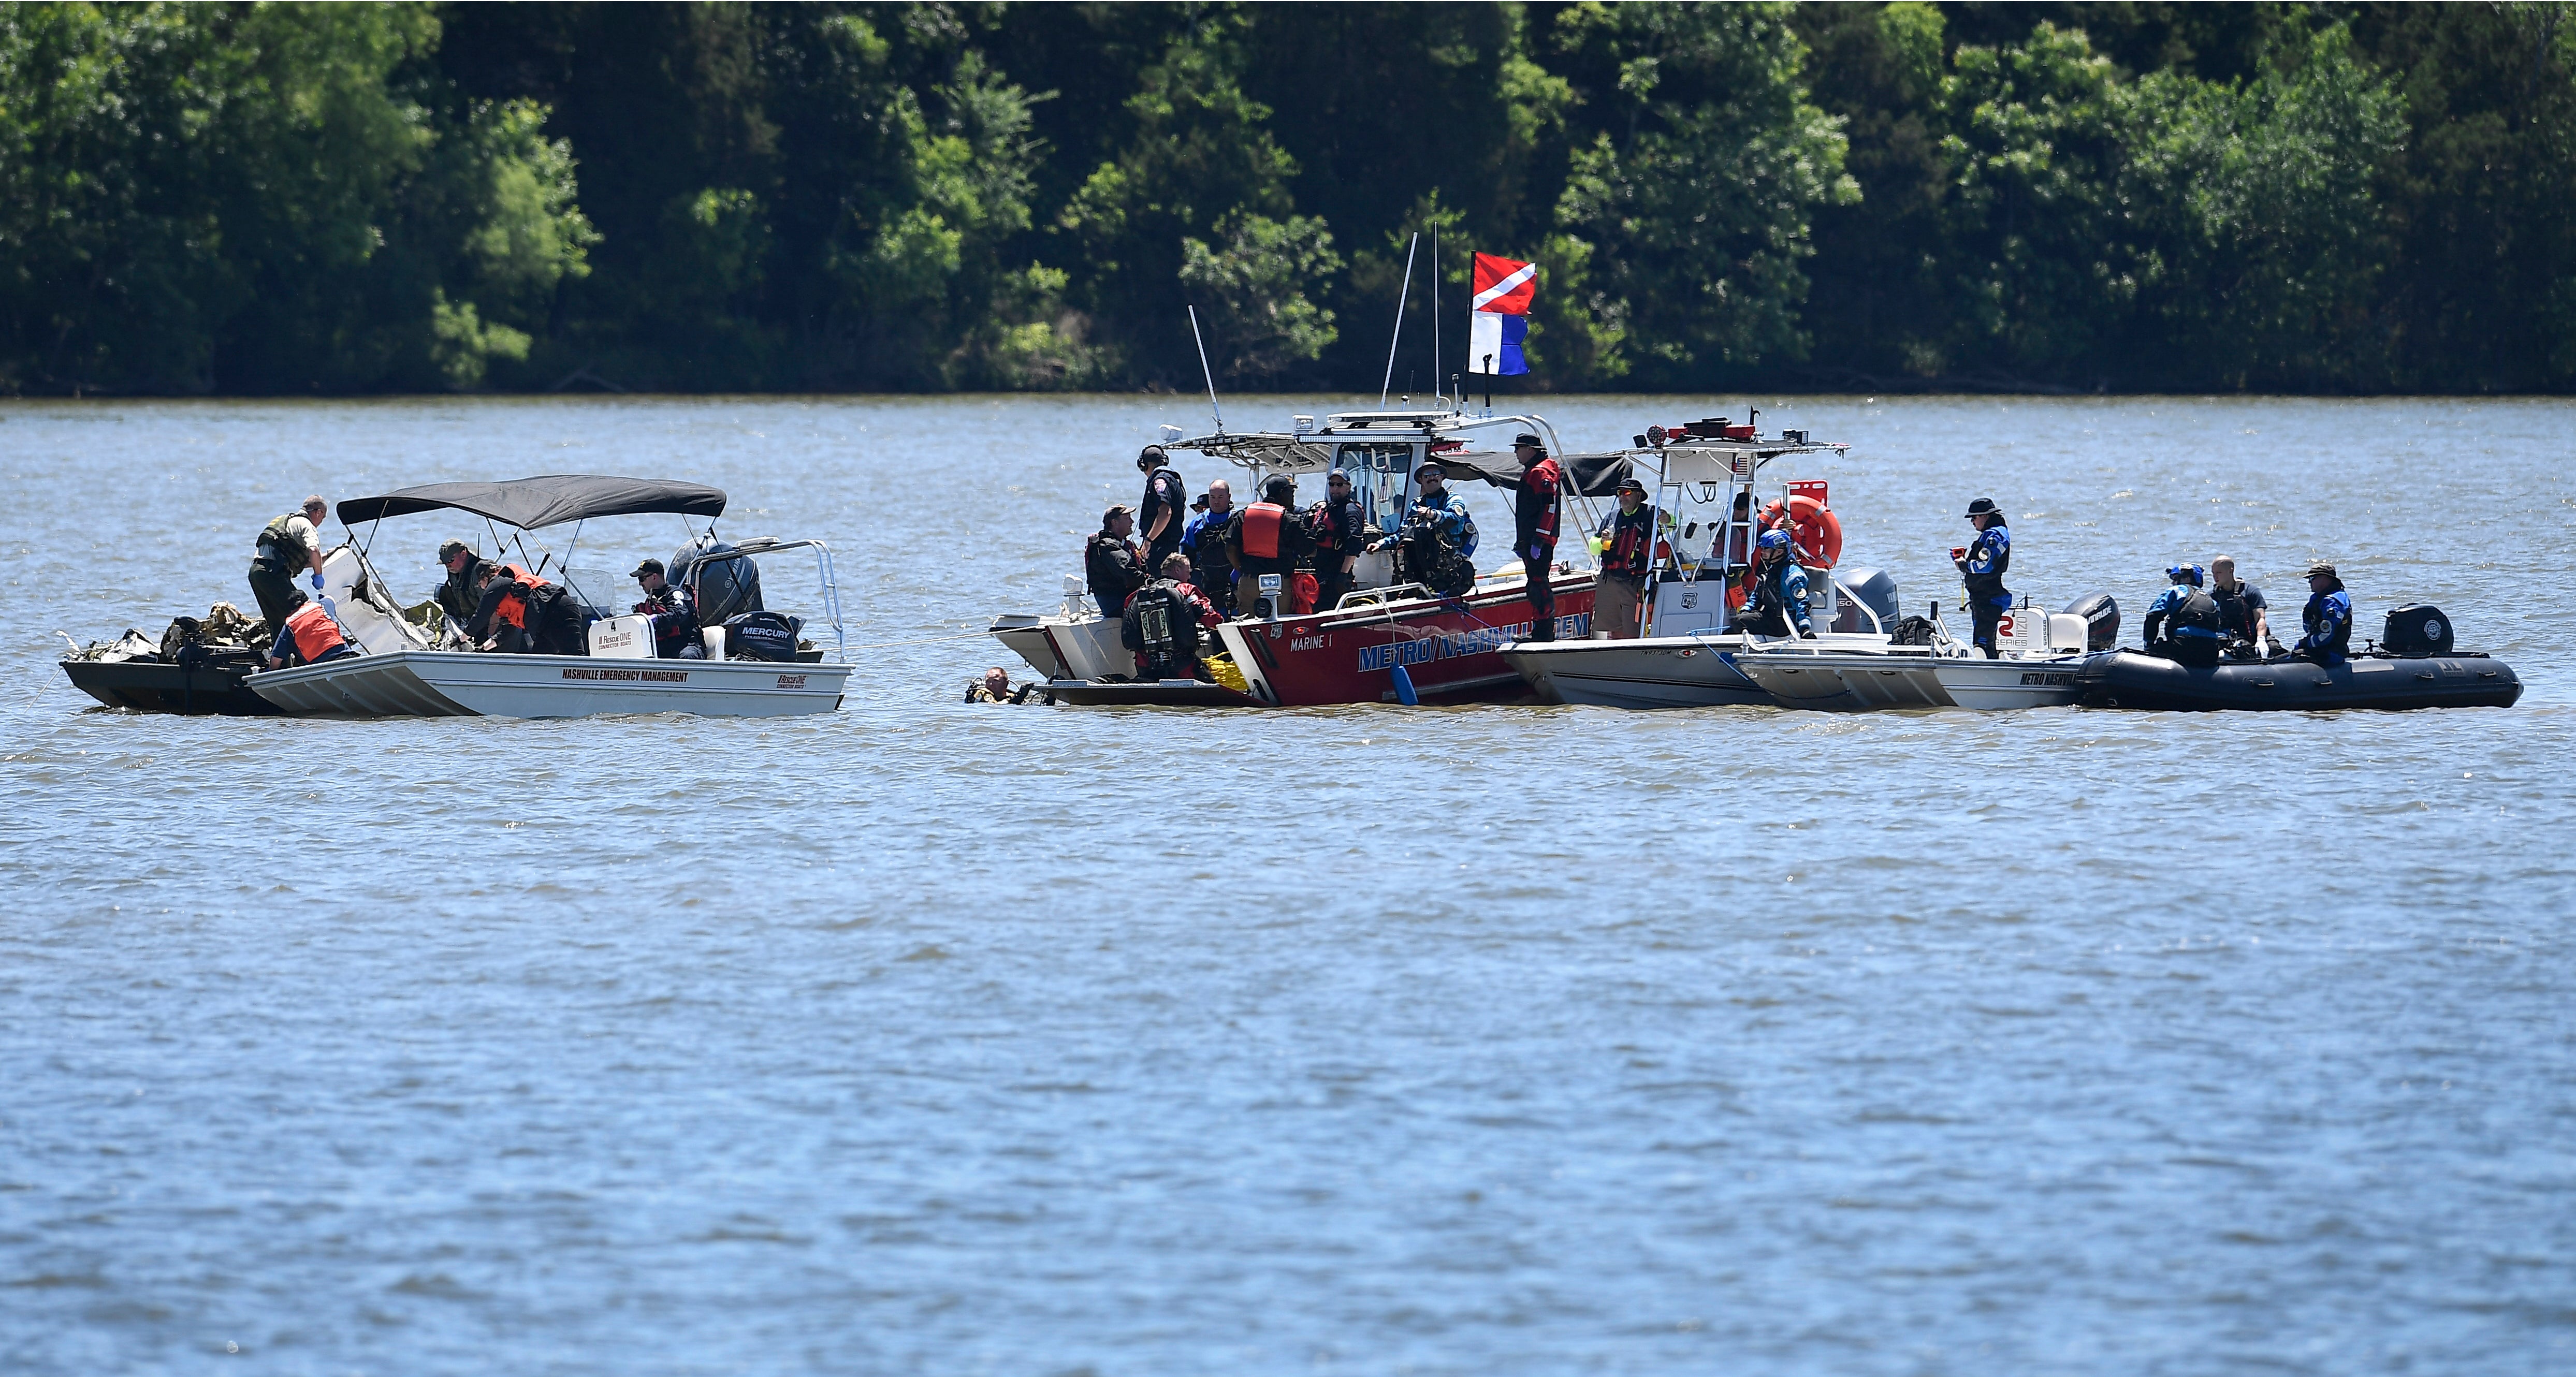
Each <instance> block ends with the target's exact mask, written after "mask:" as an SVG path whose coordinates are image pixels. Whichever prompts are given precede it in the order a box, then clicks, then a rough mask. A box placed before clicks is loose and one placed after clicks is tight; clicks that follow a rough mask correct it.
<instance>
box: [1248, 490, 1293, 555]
mask: <svg viewBox="0 0 2576 1377" xmlns="http://www.w3.org/2000/svg"><path fill="white" fill-rule="evenodd" d="M1287 517H1288V509H1287V508H1286V507H1282V506H1280V505H1279V504H1278V503H1276V502H1255V503H1253V504H1252V505H1251V506H1249V507H1246V508H1244V509H1243V552H1244V553H1245V554H1247V555H1250V556H1252V557H1253V558H1254V559H1277V558H1279V526H1280V523H1281V522H1283V521H1285V520H1286V519H1287Z"/></svg>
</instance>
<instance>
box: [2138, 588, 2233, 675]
mask: <svg viewBox="0 0 2576 1377" xmlns="http://www.w3.org/2000/svg"><path fill="white" fill-rule="evenodd" d="M2165 578H2166V580H2167V584H2166V587H2165V591H2163V592H2161V593H2158V594H2157V595H2156V600H2155V601H2154V602H2151V603H2149V604H2147V619H2146V620H2145V621H2143V622H2141V623H2139V626H2138V630H2139V634H2140V635H2142V636H2144V637H2145V638H2146V643H2147V653H2148V654H2150V655H2161V656H2163V657H2164V658H2166V659H2168V660H2172V661H2174V662H2175V663H2177V664H2186V665H2197V666H2199V667H2201V668H2204V669H2205V668H2207V667H2209V666H2211V665H2214V664H2217V663H2218V647H2219V634H2218V604H2217V602H2216V601H2214V600H2213V599H2211V597H2210V596H2209V594H2207V593H2206V592H2203V591H2202V590H2201V586H2200V580H2201V573H2200V566H2199V565H2197V564H2177V565H2174V566H2173V567H2172V568H2169V569H2167V570H2165ZM2160 624H2161V627H2162V630H2163V632H2164V635H2163V638H2162V639H2158V637H2157V635H2156V633H2157V630H2158V628H2159V625H2160Z"/></svg>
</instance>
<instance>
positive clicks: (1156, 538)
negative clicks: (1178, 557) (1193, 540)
mask: <svg viewBox="0 0 2576 1377" xmlns="http://www.w3.org/2000/svg"><path fill="white" fill-rule="evenodd" d="M1136 467H1138V468H1140V469H1143V470H1144V471H1145V496H1144V498H1143V499H1142V500H1141V501H1139V502H1138V503H1137V504H1136V539H1137V541H1138V543H1140V544H1142V545H1143V546H1144V547H1145V568H1146V570H1147V571H1148V572H1151V571H1153V570H1156V569H1160V568H1162V567H1163V559H1164V557H1165V556H1167V555H1169V554H1171V553H1172V552H1173V551H1174V550H1177V549H1179V548H1181V535H1182V532H1183V531H1184V530H1185V529H1186V523H1187V522H1188V521H1189V519H1190V518H1189V511H1190V490H1189V486H1188V485H1187V484H1185V483H1183V482H1181V476H1180V475H1179V474H1178V473H1175V472H1173V471H1172V468H1171V466H1170V461H1169V460H1168V459H1167V458H1166V457H1165V456H1164V454H1163V447H1162V446H1161V445H1147V446H1145V451H1144V453H1142V454H1139V455H1137V456H1136Z"/></svg>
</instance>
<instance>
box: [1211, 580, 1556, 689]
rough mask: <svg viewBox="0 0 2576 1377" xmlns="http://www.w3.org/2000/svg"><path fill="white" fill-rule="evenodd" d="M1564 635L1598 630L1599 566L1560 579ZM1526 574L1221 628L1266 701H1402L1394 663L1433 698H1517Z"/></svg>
mask: <svg viewBox="0 0 2576 1377" xmlns="http://www.w3.org/2000/svg"><path fill="white" fill-rule="evenodd" d="M1555 592H1556V634H1557V637H1558V639H1560V640H1564V641H1574V640H1579V639H1581V638H1583V637H1586V636H1589V635H1590V634H1591V631H1592V575H1591V574H1589V573H1575V574H1559V575H1557V576H1556V579H1555ZM1530 628H1531V613H1530V604H1529V596H1528V592H1527V590H1526V589H1525V588H1524V587H1523V586H1522V584H1521V583H1520V581H1519V580H1517V579H1514V580H1509V581H1502V580H1497V581H1495V582H1494V583H1492V584H1486V585H1480V586H1478V587H1477V588H1476V589H1474V590H1472V591H1471V592H1469V593H1468V595H1467V596H1466V597H1464V598H1412V599H1405V600H1402V601H1397V602H1390V603H1385V604H1375V605H1364V606H1358V607H1347V606H1346V607H1343V608H1339V609H1336V610H1335V611H1332V612H1328V613H1321V614H1316V615H1309V616H1303V617H1283V618H1281V619H1280V620H1278V621H1275V622H1271V621H1252V620H1245V621H1233V622H1227V623H1225V624H1224V625H1222V626H1220V627H1218V628H1217V636H1218V638H1219V639H1220V640H1221V641H1222V642H1223V643H1224V646H1225V649H1226V651H1227V652H1228V653H1229V654H1231V655H1232V656H1233V657H1234V663H1235V667H1236V668H1237V669H1240V670H1241V671H1243V676H1244V678H1245V680H1246V681H1247V682H1248V683H1250V684H1251V686H1252V691H1253V692H1254V693H1255V694H1256V695H1258V696H1259V697H1260V698H1261V699H1262V701H1264V702H1267V703H1273V704H1277V705H1279V706H1282V707H1306V706H1313V705H1318V704H1326V703H1387V702H1394V701H1396V697H1397V695H1396V692H1395V673H1394V671H1395V669H1396V667H1398V666H1402V667H1403V669H1404V671H1405V674H1406V676H1407V677H1408V678H1410V679H1411V680H1412V682H1413V691H1414V693H1415V695H1416V696H1417V697H1418V698H1421V699H1423V700H1426V701H1447V702H1460V701H1469V700H1477V699H1489V698H1516V697H1520V696H1522V695H1523V694H1524V693H1526V692H1527V686H1526V685H1525V684H1524V683H1523V682H1522V680H1521V674H1520V671H1519V670H1517V669H1515V668H1513V667H1512V665H1511V664H1510V663H1509V662H1508V661H1506V660H1505V659H1504V658H1503V655H1502V650H1503V647H1505V646H1508V645H1511V644H1513V643H1514V642H1517V641H1522V640H1525V639H1526V638H1527V637H1528V636H1529V634H1530Z"/></svg>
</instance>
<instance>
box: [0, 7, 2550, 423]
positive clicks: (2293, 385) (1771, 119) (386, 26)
mask: <svg viewBox="0 0 2576 1377" xmlns="http://www.w3.org/2000/svg"><path fill="white" fill-rule="evenodd" d="M2565 14H2566V12H2565V11H2564V9H2563V8H2562V7H2559V6H2552V5H2524V4H2493V5H2448V6H2421V5H2412V6H2410V5H2377V4H2371V5H2353V4H2329V5H2283V4H2253V5H2239V6H2198V5H2178V4H2139V3H2117V4H2113V3H2042V4H2032V5H2016V6H1997V5H1967V4H1949V5H1936V4H1927V3H1917V2H1916V0H1897V2H1896V3H1887V4H1877V3H1859V4H1846V5H1821V4H1810V5H1788V4H1778V3H1756V4H1734V5H1713V4H1711V5H1702V4H1645V3H1641V4H1629V5H1618V6H1611V5H1601V4H1585V3H1576V4H1548V5H1522V4H1448V3H1443V4H1426V5H1416V6H1387V5H1368V4H1352V5H1337V6H1292V5H1279V4H1217V3H1202V2H1200V0H1182V2H1181V3H1133V4H1116V5H1112V4H1093V3H1077V4H1055V5H1030V4H1024V3H996V4H950V3H910V4H871V5H859V4H845V3H823V4H815V5H800V6H745V5H734V6H717V5H682V4H640V5H629V6H616V7H610V6H464V5H399V6H398V5H380V4H349V5H331V6H323V5H305V4H289V3H275V4H228V5H195V6H181V5H168V4H151V3H145V4H134V5H119V6H98V5H88V4H46V3H30V4H17V5H11V6H6V7H0V391H5V392H47V393H79V392H90V391H126V392H210V391H223V392H249V393H260V392H269V393H275V392H364V391H378V390H403V389H468V388H478V387H504V388H524V387H541V386H545V385H547V384H549V383H552V382H555V381H557V380H570V379H574V378H607V379H610V380H613V381H615V382H617V383H619V384H621V385H625V386H629V387H668V388H685V389H701V388H705V389H712V388H751V389H761V388H899V389H948V388H971V387H992V388H1043V387H1092V386H1133V385H1145V386H1177V387H1193V388H1194V387H1195V386H1196V383H1197V373H1198V362H1197V358H1196V355H1195V352H1194V351H1193V350H1192V349H1191V347H1190V343H1189V339H1188V331H1187V323H1186V319H1185V316H1184V314H1183V308H1184V306H1185V305H1189V304H1196V305H1197V306H1198V308H1199V310H1200V313H1201V315H1202V317H1203V318H1204V320H1205V323H1206V324H1207V326H1208V328H1209V332H1210V340H1209V344H1210V352H1211V359H1212V362H1214V363H1215V364H1216V365H1217V366H1218V367H1219V368H1221V369H1222V370H1223V371H1224V372H1225V373H1226V375H1227V376H1228V377H1229V378H1230V379H1232V380H1234V381H1236V382H1238V383H1246V384H1255V385H1271V386H1313V385H1321V386H1336V387H1347V388H1354V389H1357V388H1364V387H1367V386H1369V385H1372V384H1375V383H1376V382H1377V381H1378V380H1379V378H1380V376H1381V373H1382V370H1384V369H1385V368H1386V367H1387V336H1386V333H1385V332H1386V330H1387V329H1388V328H1389V327H1391V326H1392V325H1394V323H1395V319H1396V316H1397V314H1398V312H1397V308H1396V299H1397V295H1398V292H1399V289H1400V284H1401V283H1402V282H1403V281H1404V272H1405V257H1406V252H1407V249H1408V246H1409V245H1410V244H1411V243H1412V237H1413V235H1414V234H1415V233H1416V232H1420V231H1429V230H1434V229H1436V230H1437V235H1438V254H1437V259H1436V261H1435V260H1434V257H1433V253H1432V245H1431V241H1430V239H1429V238H1428V237H1427V236H1426V238H1425V239H1424V241H1423V242H1422V244H1421V245H1420V250H1421V252H1420V257H1419V262H1418V263H1417V264H1416V268H1415V272H1414V276H1413V285H1412V288H1411V292H1410V294H1409V296H1407V297H1406V300H1405V304H1404V307H1403V310H1402V315H1403V317H1404V322H1403V336H1402V347H1401V349H1400V350H1399V351H1398V355H1397V358H1396V364H1395V374H1394V380H1395V382H1396V383H1397V384H1398V385H1399V386H1402V387H1407V388H1410V389H1412V390H1414V391H1417V392H1418V391H1424V390H1427V389H1428V386H1429V385H1430V384H1431V381H1432V379H1434V378H1438V379H1441V380H1443V381H1445V380H1446V378H1447V377H1448V375H1449V374H1451V373H1453V372H1456V371H1458V370H1459V369H1460V368H1461V367H1462V366H1463V360H1462V359H1461V358H1459V356H1458V354H1457V345H1456V341H1457V340H1458V339H1459V337H1460V335H1461V333H1462V330H1463V326H1464V325H1465V322H1464V320H1463V319H1462V318H1461V317H1462V316H1463V314H1464V310H1463V305H1462V303H1463V301H1464V299H1465V289H1466V281H1467V260H1468V256H1469V253H1470V251H1472V250H1484V251H1487V252H1492V253H1499V254H1503V255H1506V256H1509V257H1514V258H1526V259H1533V260H1535V261H1537V262H1538V264H1539V265H1540V290H1539V293H1538V297H1537V301H1536V303H1535V306H1534V308H1533V316H1532V329H1531V337H1530V356H1531V360H1532V363H1533V366H1534V368H1535V369H1536V372H1535V373H1534V374H1533V376H1532V377H1531V378H1530V379H1529V380H1528V381H1527V383H1526V384H1524V385H1526V386H1535V387H1540V388H1548V387H1577V386H1583V387H1600V386H1633V387H1640V388H1682V389H1714V388H1720V387H1732V386H1753V385H1765V386H1792V387H1795V386H1835V387H1840V386H1865V387H1869V388H1871V389H1874V390H1875V389H1882V388H1886V387H1892V386H1923V387H1959V386H1972V387H1994V388H2018V387H2033V386H2037V387H2055V388H2082V389H2093V388H2115V389H2144V388H2177V389H2182V388H2188V389H2209V388H2247V389H2254V388H2263V389H2269V388H2281V389H2294V390H2303V389H2318V390H2337V391H2343V390H2350V391H2369V390H2385V389H2392V388H2415V389H2426V390H2461V391H2493V390H2512V389H2545V390H2560V389H2566V388H2568V387H2570V386H2576V271H2571V270H2570V266H2569V265H2570V264H2576V217H2571V216H2569V215H2568V214H2566V212H2565V207H2566V206H2567V205H2568V204H2570V203H2571V202H2576V80H2571V75H2570V71H2571V63H2576V25H2571V24H2569V23H2568V22H2567V21H2566V18H2565ZM1435 297H1436V298H1437V299H1438V300H1439V302H1440V311H1441V316H1440V317H1435V316H1434V315H1433V313H1432V306H1431V303H1432V301H1433V300H1434V299H1435ZM1355 327H1356V328H1355ZM1435 340H1438V341H1440V344H1439V346H1438V347H1439V348H1440V349H1441V351H1442V355H1443V356H1442V357H1440V358H1438V359H1436V360H1435V359H1434V358H1433V356H1432V350H1433V348H1434V347H1435V345H1434V341H1435Z"/></svg>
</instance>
